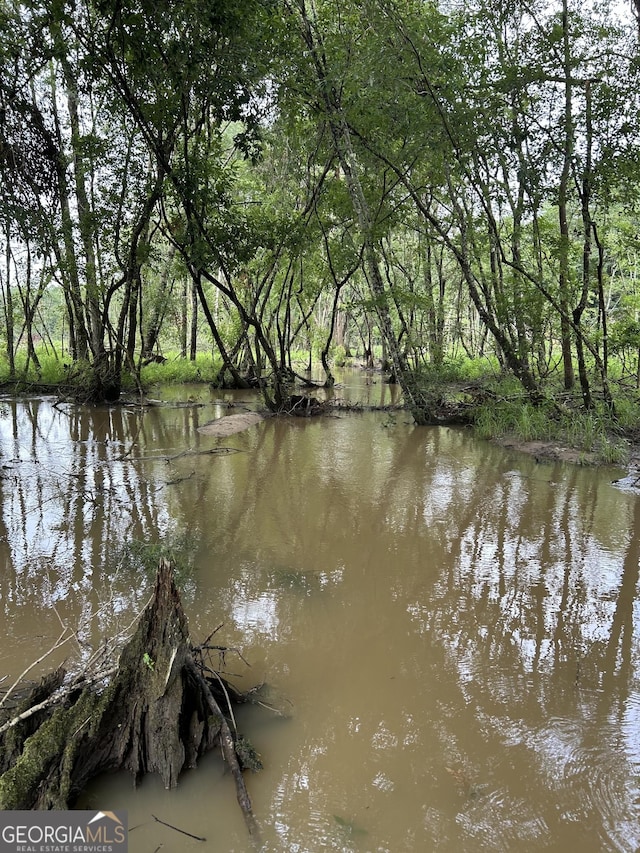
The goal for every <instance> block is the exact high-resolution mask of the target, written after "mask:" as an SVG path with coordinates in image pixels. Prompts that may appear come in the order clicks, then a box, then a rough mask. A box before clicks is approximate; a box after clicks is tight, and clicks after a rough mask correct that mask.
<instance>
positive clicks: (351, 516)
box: [0, 378, 640, 853]
mask: <svg viewBox="0 0 640 853" xmlns="http://www.w3.org/2000/svg"><path fill="white" fill-rule="evenodd" d="M358 383H360V384H359V386H358ZM351 384H352V386H353V387H351V388H344V389H338V390H337V391H336V394H338V395H339V394H341V393H343V394H345V395H348V394H351V395H353V394H356V395H360V397H361V398H362V399H365V401H369V402H375V403H391V402H393V401H394V400H395V397H394V396H393V395H394V393H395V392H394V391H393V389H390V388H388V387H385V386H382V385H380V384H379V383H376V384H375V385H366V386H365V385H364V384H363V383H362V379H357V378H355V379H353V380H351ZM190 395H191V397H192V398H193V399H192V402H193V403H194V405H187V406H179V405H177V403H178V402H179V401H180V402H185V401H187V399H188V397H189V396H190ZM158 396H159V397H161V398H162V399H163V400H164V401H165V402H166V403H172V405H165V406H158V407H155V408H152V409H149V410H146V411H145V412H143V413H141V412H139V411H136V410H134V409H127V408H121V407H120V408H112V409H103V410H78V409H75V408H73V407H71V406H65V405H61V406H56V407H54V406H53V405H52V401H47V400H30V401H22V402H12V401H9V400H6V401H4V402H2V403H1V404H0V452H1V454H2V455H1V458H0V464H1V466H2V467H1V468H0V475H1V479H0V490H1V517H0V571H1V572H2V574H1V577H0V619H1V620H2V646H1V648H0V676H1V675H2V674H5V675H7V676H8V677H11V676H15V675H16V674H18V673H20V672H21V670H22V669H23V668H24V667H25V666H26V665H27V664H28V663H29V662H31V661H33V660H34V659H35V658H36V657H38V656H39V655H40V654H42V653H43V652H44V651H45V650H46V649H48V648H50V646H51V645H52V644H53V642H54V641H55V639H56V637H58V636H59V634H60V632H61V624H62V623H64V624H68V625H74V626H77V627H78V630H79V638H80V641H81V644H80V647H76V648H75V649H71V650H70V649H67V648H65V649H64V650H60V651H59V652H58V653H56V655H53V656H52V657H51V663H53V662H54V660H55V659H56V657H58V658H61V657H63V656H64V655H67V654H71V653H72V652H73V653H75V654H84V655H86V654H88V653H89V650H90V649H91V648H92V647H93V646H95V644H96V643H98V642H99V640H100V638H102V637H103V636H113V634H114V633H115V631H116V630H118V627H121V626H124V625H126V624H127V622H128V621H129V620H130V619H131V617H132V616H133V615H134V614H135V613H136V612H137V610H138V609H139V608H140V607H141V606H142V605H143V604H144V602H145V601H146V600H147V597H148V594H149V584H150V573H149V571H148V570H145V569H144V568H142V566H141V564H140V562H139V561H137V560H136V558H135V554H134V556H133V557H132V556H131V549H129V552H128V556H127V553H126V552H127V549H126V548H125V549H123V543H126V542H139V541H141V540H152V541H160V540H162V541H170V542H172V543H174V546H175V548H176V550H179V551H180V552H181V553H182V554H183V555H186V559H185V567H184V569H183V570H182V572H181V575H180V584H181V588H182V594H183V600H184V606H185V609H186V611H187V613H188V615H189V619H190V625H191V633H192V636H193V637H194V639H196V640H200V639H203V638H204V637H205V636H206V635H207V634H208V633H209V632H210V631H211V630H212V629H213V628H215V627H217V626H219V625H221V624H222V627H221V628H220V630H219V631H218V633H217V635H216V636H217V637H218V638H219V641H220V642H221V643H224V644H225V645H228V646H233V647H237V648H238V649H240V650H241V652H242V655H243V657H244V658H245V659H246V660H247V661H248V662H249V663H250V665H251V666H250V668H248V667H246V666H245V665H244V664H243V662H242V661H241V660H240V659H239V658H238V657H237V656H234V655H233V654H231V655H228V656H227V660H226V666H227V670H228V671H229V672H230V673H232V674H233V677H234V679H235V680H236V681H237V683H238V684H239V685H240V686H243V687H246V688H249V687H252V686H253V685H257V684H259V683H261V682H263V681H265V682H267V684H268V686H269V689H270V690H271V691H272V694H271V695H272V697H274V701H275V702H277V703H278V704H279V706H280V707H281V708H282V709H284V710H285V711H286V714H285V715H284V716H277V715H275V714H273V713H272V712H270V711H267V710H265V709H262V708H251V709H247V710H244V711H243V712H242V713H241V714H240V715H239V718H238V725H239V726H240V727H241V728H242V729H243V731H244V732H245V733H246V734H247V736H248V737H249V738H250V739H251V741H252V742H253V744H254V746H255V747H256V748H257V749H258V751H259V752H260V754H261V756H262V760H263V762H264V765H265V769H264V770H263V771H262V772H261V773H258V774H251V775H248V777H247V781H248V786H249V790H250V793H251V796H252V798H253V803H254V808H255V812H256V816H257V818H258V821H259V823H260V825H261V828H262V833H263V840H264V849H265V851H269V853H277V852H278V851H294V853H315V851H324V850H339V851H372V853H374V851H375V853H382V851H388V853H404V851H427V853H428V851H447V853H448V852H449V851H451V853H454V851H455V853H458V852H459V851H470V852H471V851H485V850H486V851H538V850H540V851H543V850H544V851H548V850H551V851H556V850H557V851H563V853H564V851H572V850H580V851H582V853H588V851H603V850H612V851H614V850H615V851H636V850H637V849H638V847H639V846H640V825H639V820H638V819H639V816H640V678H639V673H640V668H639V663H640V643H639V638H640V604H639V599H638V582H639V560H640V500H639V499H638V498H637V497H636V496H635V495H634V494H631V493H625V492H624V491H622V490H620V489H618V488H616V487H615V486H614V485H613V484H612V482H611V481H612V480H613V479H614V477H615V476H616V474H618V475H619V474H620V472H616V471H614V470H610V469H606V470H602V469H601V470H594V469H586V468H580V467H571V466H567V465H563V464H560V463H542V464H537V463H536V462H535V460H533V459H531V458H529V457H527V456H524V455H520V454H517V453H515V452H509V451H505V450H502V449H500V448H497V447H495V446H492V445H491V444H488V443H485V442H480V441H477V440H474V439H473V438H472V436H471V435H470V434H469V433H468V432H466V431H464V430H457V429H446V428H426V427H415V426H413V425H412V424H411V423H410V422H409V418H408V417H407V416H406V415H405V414H404V413H402V412H376V413H369V412H363V413H355V414H348V413H344V414H339V415H335V416H327V417H323V418H319V419H313V420H307V419H282V420H275V419H270V420H266V421H264V422H262V423H260V424H258V425H257V426H255V427H253V428H251V429H250V430H248V431H246V432H243V433H239V434H237V435H234V436H231V437H228V438H225V439H216V438H212V437H210V436H203V435H201V434H199V433H198V432H197V427H198V426H199V425H202V424H203V423H205V422H206V421H208V420H210V419H211V418H213V417H217V416H220V415H223V414H225V413H226V412H237V411H240V410H242V408H241V407H242V406H243V405H247V406H249V407H253V406H255V405H256V400H255V399H250V398H248V397H247V395H242V394H225V395H224V398H221V397H220V394H219V393H218V392H214V391H210V390H208V389H203V388H201V387H191V388H181V389H172V390H171V391H168V390H165V391H160V390H159V391H158ZM195 403H199V404H202V405H195ZM230 404H233V406H234V408H229V405H230ZM220 447H224V448H229V449H230V451H229V452H218V453H216V454H205V453H201V454H200V455H196V454H195V453H193V452H190V453H188V454H184V455H178V454H180V453H181V452H182V451H184V450H188V451H208V450H211V449H213V448H220ZM133 550H134V551H135V548H134V549H133ZM92 614H97V615H94V616H93V618H90V617H91V615H92ZM47 665H48V662H47ZM44 666H45V664H43V667H44ZM80 805H82V806H83V807H87V808H100V809H102V810H104V809H127V810H128V813H129V823H130V826H131V827H132V831H131V833H130V842H129V845H130V847H129V849H130V850H131V851H133V853H146V851H149V853H153V851H155V850H158V849H163V850H174V851H182V850H211V851H224V853H232V851H235V853H248V851H250V850H251V846H250V844H249V841H248V838H247V834H246V830H245V827H244V824H243V821H242V817H241V814H240V810H239V808H238V806H237V804H236V802H235V793H234V789H233V784H232V782H231V779H230V777H229V776H228V775H227V774H226V773H225V770H224V766H223V765H222V763H221V760H220V757H219V756H218V755H215V754H213V755H210V756H208V757H207V758H206V760H204V761H203V762H202V763H201V765H200V766H199V768H198V769H196V770H194V771H189V772H187V773H185V774H184V775H183V777H182V779H181V781H180V785H179V787H178V788H177V789H176V790H172V791H165V790H164V789H163V788H162V786H161V784H160V783H159V781H158V780H157V779H155V778H148V779H146V780H144V782H143V783H142V785H141V786H140V787H139V788H138V789H137V790H136V791H134V790H133V788H132V785H131V782H130V780H129V779H128V778H127V777H126V776H122V775H115V776H112V777H108V778H105V779H100V780H97V781H96V782H95V783H94V784H93V785H92V786H91V788H90V789H89V790H88V791H87V792H86V793H85V795H84V796H83V798H82V800H81V803H80ZM153 816H156V817H158V818H160V819H161V820H163V821H166V822H168V823H171V824H174V825H175V826H178V827H181V828H183V829H185V830H187V831H188V832H190V833H192V834H194V835H198V836H201V837H205V838H206V839H207V841H206V842H199V841H196V840H194V839H190V838H189V837H187V836H185V835H180V834H178V833H177V832H175V831H173V830H170V829H168V828H167V827H165V826H163V825H161V824H159V823H158V822H156V821H155V820H154V817H153Z"/></svg>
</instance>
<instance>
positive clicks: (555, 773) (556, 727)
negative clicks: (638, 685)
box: [529, 694, 640, 853]
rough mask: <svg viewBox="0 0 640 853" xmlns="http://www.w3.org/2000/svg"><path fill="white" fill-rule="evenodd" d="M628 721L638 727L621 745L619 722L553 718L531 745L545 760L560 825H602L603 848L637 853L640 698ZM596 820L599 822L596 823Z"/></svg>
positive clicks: (632, 727) (639, 837)
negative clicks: (631, 768) (609, 722)
mask: <svg viewBox="0 0 640 853" xmlns="http://www.w3.org/2000/svg"><path fill="white" fill-rule="evenodd" d="M626 716H627V717H629V719H635V720H636V724H633V725H632V724H631V722H630V724H629V728H628V732H627V735H628V737H624V734H623V741H622V742H621V739H620V726H619V724H618V723H617V722H612V724H611V725H610V726H609V727H607V725H606V723H604V722H603V721H602V720H598V721H594V722H593V723H592V722H590V721H579V720H575V719H574V720H567V719H553V720H551V721H550V722H549V725H548V726H547V727H545V728H544V729H542V730H540V731H539V732H537V733H536V734H535V735H534V736H533V737H532V738H531V741H530V744H529V745H530V746H533V747H534V748H535V750H536V752H537V753H538V755H539V756H540V757H541V758H542V759H543V766H544V771H545V773H546V777H547V780H548V784H549V787H550V788H551V789H553V792H554V797H555V798H556V800H557V807H558V812H559V819H560V821H561V822H563V823H567V822H570V823H576V824H582V825H585V824H590V825H593V826H598V827H599V833H600V836H601V847H602V849H613V850H620V851H634V853H635V851H637V850H638V847H639V845H640V822H639V821H638V817H640V807H639V803H638V781H640V780H639V778H638V770H640V763H639V762H638V754H637V753H638V748H639V747H638V744H637V733H638V731H639V729H638V726H637V722H638V720H639V719H640V702H639V701H638V696H637V694H636V696H635V715H634V714H633V713H630V712H629V711H627V714H626ZM623 732H624V727H623ZM625 741H626V742H625ZM634 752H635V761H634ZM630 759H631V762H632V763H633V764H635V768H636V773H635V781H633V776H634V774H633V772H631V773H630V769H629V762H630ZM630 780H632V781H630ZM634 813H635V814H634ZM595 815H599V816H600V820H598V821H594V816H595Z"/></svg>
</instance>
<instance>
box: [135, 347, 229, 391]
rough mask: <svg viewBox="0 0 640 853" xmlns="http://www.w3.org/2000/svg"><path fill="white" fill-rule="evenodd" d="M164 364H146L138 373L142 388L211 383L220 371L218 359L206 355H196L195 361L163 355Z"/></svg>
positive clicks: (178, 356) (169, 354) (176, 354)
mask: <svg viewBox="0 0 640 853" xmlns="http://www.w3.org/2000/svg"><path fill="white" fill-rule="evenodd" d="M165 358H166V359H167V361H166V362H165V364H148V365H146V366H145V367H143V368H142V369H141V371H140V380H141V382H142V385H143V387H145V388H146V387H148V386H150V385H157V384H158V383H161V382H165V383H172V382H175V383H176V384H179V383H184V382H213V380H214V379H215V378H216V375H217V373H218V371H219V370H220V361H219V359H214V358H213V357H212V356H211V355H210V354H208V353H198V354H197V355H196V360H195V361H190V360H189V359H186V358H181V357H180V355H179V353H177V352H174V353H171V352H169V353H167V354H165Z"/></svg>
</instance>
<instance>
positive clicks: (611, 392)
mask: <svg viewBox="0 0 640 853" xmlns="http://www.w3.org/2000/svg"><path fill="white" fill-rule="evenodd" d="M0 16H1V21H0V63H1V73H0V112H1V119H0V171H1V176H2V180H1V183H0V212H1V218H0V232H1V234H2V244H3V246H2V261H1V263H0V282H1V286H2V307H3V315H2V318H3V321H2V330H1V337H2V348H3V350H4V356H5V358H6V361H7V371H8V375H9V376H10V377H15V376H16V375H17V373H18V372H19V370H20V369H22V368H21V367H19V364H22V363H23V362H19V361H18V356H19V354H20V353H24V352H26V358H27V363H28V365H30V366H31V367H32V368H33V367H35V368H36V369H37V367H38V359H39V353H41V352H42V348H43V347H44V348H45V349H46V350H48V351H51V352H53V353H54V354H55V356H56V358H60V359H61V360H62V361H64V364H65V365H66V369H67V370H68V371H76V374H77V375H81V376H84V377H85V379H86V381H87V384H88V387H89V388H90V394H91V398H92V399H94V400H102V399H107V400H108V399H114V398H116V397H117V396H118V395H119V393H120V389H121V387H122V383H123V377H124V376H127V377H136V376H139V371H140V366H141V365H142V364H144V363H145V361H148V360H149V359H151V358H154V357H157V356H158V354H160V353H162V352H163V351H164V350H166V349H167V348H172V349H175V350H176V351H178V352H179V353H180V354H181V355H182V357H184V358H186V359H189V358H195V354H196V352H198V351H202V350H206V351H208V352H210V353H212V354H213V355H214V356H215V358H216V359H217V360H218V362H219V364H220V373H219V381H220V382H221V383H226V384H229V385H235V386H238V387H245V386H247V385H248V384H260V385H261V386H262V385H264V393H265V398H266V400H267V402H268V404H269V405H270V406H271V408H273V409H274V410H277V409H278V408H280V407H281V406H282V405H283V401H284V400H285V399H286V398H287V394H288V393H289V391H288V389H289V387H290V384H289V383H290V382H291V380H292V378H293V377H294V376H295V374H296V373H303V372H304V371H305V368H309V367H310V366H311V363H312V362H316V363H317V364H318V365H320V364H321V365H322V368H323V371H324V378H325V381H326V383H327V385H331V383H332V382H333V376H332V365H333V364H335V362H336V360H339V359H340V358H344V356H345V355H348V354H349V353H359V355H360V357H361V358H363V359H364V360H365V363H366V362H367V361H370V362H371V363H372V360H373V354H374V353H376V354H378V355H380V354H381V356H382V360H383V362H384V363H385V366H386V367H388V369H389V371H390V372H391V373H392V374H393V376H395V378H396V379H397V381H398V382H399V383H400V384H401V386H402V390H403V393H404V397H405V400H406V402H407V405H408V406H409V408H410V410H411V412H412V414H413V416H414V418H415V420H416V421H417V422H418V423H429V422H431V421H432V419H433V414H434V411H433V407H434V393H433V391H432V389H431V379H432V378H433V377H434V376H437V375H438V374H439V373H441V372H442V371H443V370H445V369H446V366H447V365H448V364H451V363H454V362H456V360H459V359H460V358H462V357H465V358H466V357H468V358H471V359H477V358H479V357H482V356H487V357H488V356H491V357H492V358H493V359H495V360H497V363H498V364H499V366H500V368H501V370H503V371H504V372H505V373H508V374H509V375H511V376H513V377H515V378H517V380H518V382H519V383H520V385H521V389H522V394H523V395H525V396H526V398H527V399H528V400H529V401H531V403H532V404H533V405H539V404H540V403H541V402H543V401H544V400H545V399H547V398H548V396H549V394H550V390H549V389H550V388H551V385H552V382H555V383H556V386H555V387H560V388H561V389H563V393H566V394H569V393H570V394H571V395H572V399H573V400H574V401H575V400H577V401H578V405H579V406H580V407H581V408H582V409H583V410H585V411H590V410H597V409H600V410H602V411H604V412H607V413H608V415H609V416H611V417H615V413H616V394H617V389H618V388H619V387H620V386H621V383H622V384H624V385H625V386H626V387H627V388H632V389H635V388H637V386H638V385H640V321H639V311H640V283H639V280H638V274H639V272H640V242H639V239H638V235H639V232H640V219H639V213H640V192H639V191H640V156H639V155H640V139H639V129H640V121H639V111H640V66H639V61H640V53H639V51H638V32H637V30H638V23H637V20H636V17H635V16H634V8H633V7H632V6H622V7H621V6H619V5H616V6H613V5H611V4H609V3H608V2H607V0H604V2H596V0H593V2H588V3H578V2H577V0H556V2H538V0H536V2H528V0H508V2H507V0H451V2H446V0H441V2H440V3H438V2H430V0H382V1H381V0H375V2H373V0H371V2H369V0H360V2H352V0H339V2H338V0H245V2H243V3H238V2H237V0H181V2H179V3H178V2H173V0H77V2H70V0H41V2H12V1H10V0H2V2H1V4H0Z"/></svg>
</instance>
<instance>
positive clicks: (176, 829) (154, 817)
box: [151, 814, 207, 841]
mask: <svg viewBox="0 0 640 853" xmlns="http://www.w3.org/2000/svg"><path fill="white" fill-rule="evenodd" d="M151 817H152V818H153V819H154V820H155V821H157V822H158V823H161V824H162V825H163V826H168V827H169V829H175V831H176V832H181V833H182V834H183V835H187V836H188V837H189V838H195V840H196V841H206V840H207V839H206V838H202V836H200V835H193V833H191V832H187V831H186V829H180V827H178V826H174V825H173V824H171V823H167V822H166V821H164V820H160V818H159V817H156V816H155V815H154V814H152V815H151Z"/></svg>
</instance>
